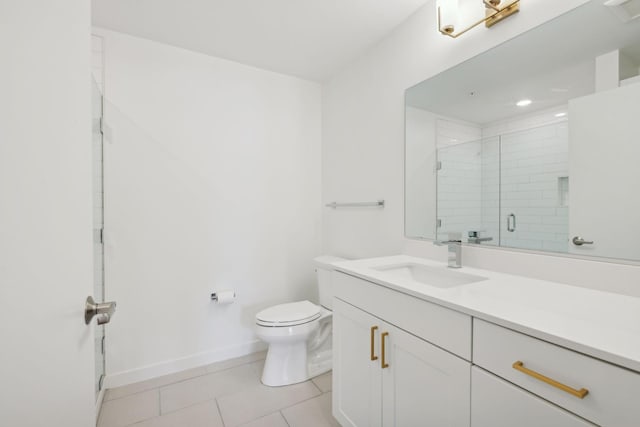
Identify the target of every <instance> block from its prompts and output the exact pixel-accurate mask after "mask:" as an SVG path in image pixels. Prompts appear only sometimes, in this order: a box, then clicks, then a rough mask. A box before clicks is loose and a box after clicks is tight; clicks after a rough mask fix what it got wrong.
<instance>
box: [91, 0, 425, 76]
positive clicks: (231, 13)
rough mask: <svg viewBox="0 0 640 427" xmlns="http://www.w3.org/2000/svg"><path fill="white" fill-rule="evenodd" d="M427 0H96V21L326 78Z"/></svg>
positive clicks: (257, 64) (198, 49)
mask: <svg viewBox="0 0 640 427" xmlns="http://www.w3.org/2000/svg"><path fill="white" fill-rule="evenodd" d="M425 3H427V0H92V21H93V25H95V26H98V27H102V28H106V29H110V30H115V31H120V32H123V33H127V34H130V35H133V36H138V37H143V38H147V39H151V40H155V41H159V42H162V43H167V44H170V45H173V46H177V47H181V48H185V49H189V50H193V51H196V52H201V53H205V54H208V55H212V56H216V57H220V58H225V59H230V60H232V61H237V62H240V63H243V64H247V65H252V66H255V67H259V68H263V69H267V70H271V71H276V72H279V73H284V74H289V75H293V76H298V77H301V78H304V79H309V80H315V81H325V80H327V79H328V78H330V77H331V76H332V75H333V74H335V73H336V72H337V71H338V70H339V69H340V68H341V67H343V66H344V65H346V63H348V62H349V61H350V60H352V59H354V58H355V57H357V56H358V55H360V54H361V53H363V52H364V51H365V50H366V49H367V48H368V47H370V46H372V45H373V44H375V43H376V42H377V41H379V40H381V39H382V38H383V37H384V36H385V35H387V34H388V33H389V32H390V31H391V30H392V29H394V28H395V27H396V26H398V25H399V24H400V23H401V22H403V21H404V20H405V19H407V18H408V17H409V16H410V15H411V14H413V13H414V12H415V11H416V10H418V9H419V8H420V7H421V6H423V5H424V4H425Z"/></svg>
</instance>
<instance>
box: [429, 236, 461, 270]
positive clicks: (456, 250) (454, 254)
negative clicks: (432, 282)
mask: <svg viewBox="0 0 640 427" xmlns="http://www.w3.org/2000/svg"><path fill="white" fill-rule="evenodd" d="M433 244H434V245H436V246H444V245H447V248H448V257H447V261H448V266H449V268H460V267H462V233H449V240H435V241H434V242H433Z"/></svg>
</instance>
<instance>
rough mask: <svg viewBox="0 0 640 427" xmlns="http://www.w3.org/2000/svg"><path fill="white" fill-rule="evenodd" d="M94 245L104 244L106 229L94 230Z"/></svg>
mask: <svg viewBox="0 0 640 427" xmlns="http://www.w3.org/2000/svg"><path fill="white" fill-rule="evenodd" d="M93 243H100V244H103V243H104V228H94V229H93Z"/></svg>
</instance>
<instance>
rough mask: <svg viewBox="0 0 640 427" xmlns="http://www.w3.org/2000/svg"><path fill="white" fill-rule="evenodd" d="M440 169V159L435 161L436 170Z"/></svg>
mask: <svg viewBox="0 0 640 427" xmlns="http://www.w3.org/2000/svg"><path fill="white" fill-rule="evenodd" d="M441 169H442V162H441V161H437V162H436V171H439V170H441Z"/></svg>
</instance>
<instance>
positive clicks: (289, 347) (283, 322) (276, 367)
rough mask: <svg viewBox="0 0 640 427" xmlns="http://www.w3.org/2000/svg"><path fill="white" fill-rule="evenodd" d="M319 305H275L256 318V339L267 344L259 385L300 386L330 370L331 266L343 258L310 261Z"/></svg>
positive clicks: (310, 303) (321, 258)
mask: <svg viewBox="0 0 640 427" xmlns="http://www.w3.org/2000/svg"><path fill="white" fill-rule="evenodd" d="M313 261H314V264H315V266H316V273H317V274H316V278H317V284H318V294H319V297H320V298H319V299H320V305H316V304H314V303H312V302H310V301H297V302H291V303H287V304H279V305H274V306H272V307H269V308H267V309H265V310H262V311H261V312H259V313H258V314H256V335H257V336H258V338H260V339H261V340H262V341H264V342H266V343H267V344H269V350H268V351H267V359H266V360H265V363H264V369H263V371H262V383H263V384H264V385H268V386H274V387H276V386H283V385H289V384H295V383H300V382H303V381H306V380H308V379H309V378H313V377H315V376H317V375H320V374H323V373H325V372H327V371H330V370H331V339H332V335H331V327H332V316H333V313H332V312H331V309H332V298H333V291H332V283H331V279H332V275H331V272H332V270H333V263H336V262H339V261H346V260H345V259H344V258H338V257H333V256H321V257H317V258H314V260H313Z"/></svg>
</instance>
